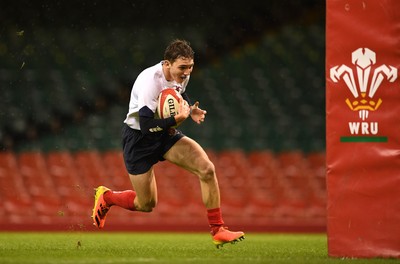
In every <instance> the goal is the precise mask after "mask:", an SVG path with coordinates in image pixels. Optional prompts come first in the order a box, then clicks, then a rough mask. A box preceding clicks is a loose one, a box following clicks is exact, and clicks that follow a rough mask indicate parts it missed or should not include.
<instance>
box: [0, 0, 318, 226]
mask: <svg viewBox="0 0 400 264" xmlns="http://www.w3.org/2000/svg"><path fill="white" fill-rule="evenodd" d="M0 6H1V8H0V22H1V23H0V89H1V95H0V149H1V152H0V199H1V201H2V203H3V206H1V207H0V228H1V229H2V230H24V229H60V230H65V229H71V228H79V229H83V228H84V229H85V230H92V228H91V226H90V225H91V219H90V215H91V207H92V195H93V188H94V187H96V186H98V185H100V184H104V185H106V186H109V187H111V188H113V189H116V190H118V189H127V188H131V185H130V183H129V179H128V177H127V175H126V172H125V169H124V165H123V160H122V157H121V151H120V135H121V127H122V121H123V120H124V118H125V115H126V111H127V107H128V102H129V94H130V89H131V86H132V84H133V81H134V79H135V78H136V75H137V74H138V73H139V72H140V71H141V70H142V69H144V68H145V67H147V66H150V65H153V64H155V63H157V62H158V61H160V60H161V59H162V56H163V51H164V48H165V46H166V44H167V43H168V42H169V41H171V40H172V39H174V38H184V39H187V40H188V41H190V42H191V43H192V46H193V48H194V49H195V52H196V58H195V62H196V65H195V70H194V72H193V74H192V78H191V82H190V85H189V88H188V91H189V95H190V97H191V99H192V101H195V100H198V101H200V106H201V107H202V108H203V109H206V110H207V111H208V115H207V119H206V123H205V124H204V125H202V126H198V125H196V124H194V123H193V122H185V123H184V124H183V125H182V130H183V131H184V132H185V134H187V135H188V136H190V137H192V138H194V139H196V140H197V141H198V142H199V143H200V144H202V146H203V147H204V148H205V149H206V150H207V152H208V153H209V155H210V157H211V158H212V160H213V161H214V162H215V165H216V167H217V173H218V174H219V180H220V185H221V192H222V199H223V212H224V215H225V221H226V222H227V223H228V224H230V225H235V226H240V227H246V228H248V229H250V230H266V231H267V230H273V229H275V230H276V229H278V228H279V229H280V230H305V229H307V230H319V231H323V230H324V229H325V216H326V214H325V83H324V67H325V65H324V62H325V1H318V0H302V1H300V0H297V1H290V0H283V1H282V0H281V1H253V0H248V1H246V3H245V4H243V3H242V2H237V1H233V2H232V1H217V0H215V1H212V0H210V1H202V0H192V1H143V0H139V1H127V0H125V1H118V2H111V1H86V0H83V1H76V0H71V1H42V0H38V1H13V2H8V3H5V2H4V3H3V2H2V3H1V4H0ZM157 173H158V178H157V180H158V184H159V192H160V195H159V196H160V197H159V199H160V201H159V206H158V207H157V208H156V210H155V211H154V212H153V213H152V214H150V215H146V214H140V213H130V212H126V211H123V210H119V209H114V208H113V209H112V211H111V214H110V216H109V220H108V223H107V226H108V228H109V230H112V229H124V230H129V229H136V230H149V229H159V230H160V229H164V228H165V229H173V228H174V227H177V226H178V227H177V228H178V229H179V228H181V229H182V228H183V227H184V226H186V229H187V230H197V229H202V230H203V229H204V228H205V227H206V225H205V224H206V216H205V210H204V208H203V207H202V204H201V199H200V193H199V186H198V182H197V180H196V179H195V177H192V176H189V175H188V174H187V173H186V172H184V171H183V170H180V169H179V168H176V167H175V166H173V165H170V164H168V163H166V162H163V163H160V164H159V165H158V167H157ZM176 208H181V210H179V213H178V214H177V213H175V211H176V210H175V209H176Z"/></svg>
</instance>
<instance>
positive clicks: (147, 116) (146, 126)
mask: <svg viewBox="0 0 400 264" xmlns="http://www.w3.org/2000/svg"><path fill="white" fill-rule="evenodd" d="M139 123H140V131H141V132H142V133H143V134H152V133H160V132H163V131H166V130H167V129H168V128H170V127H172V126H175V125H176V124H177V122H176V121H175V117H173V116H171V117H168V118H164V119H155V118H154V113H153V111H151V110H150V108H148V107H147V106H143V107H142V108H141V109H140V110H139Z"/></svg>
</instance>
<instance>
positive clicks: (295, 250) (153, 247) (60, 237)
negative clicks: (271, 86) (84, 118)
mask: <svg viewBox="0 0 400 264" xmlns="http://www.w3.org/2000/svg"><path fill="white" fill-rule="evenodd" d="M326 240H327V239H326V235H325V234H261V233H249V234H246V239H245V240H244V241H241V242H239V243H237V244H233V245H232V244H226V245H224V247H223V248H221V249H217V248H216V247H215V246H214V245H213V244H212V242H211V236H210V235H208V234H207V233H201V234H200V233H151V232H150V233H134V232H127V233H122V232H117V233H115V232H54V233H47V232H38V233H36V232H21V233H18V232H1V233H0V263H2V264H6V263H30V264H35V263H38V264H39V263H40V264H46V263H58V264H62V263H71V264H80V263H96V264H99V263H101V264H103V263H207V264H213V263H241V264H247V263H308V264H310V263H318V264H320V263H399V260H398V259H397V260H396V259H338V258H336V259H333V258H329V257H328V256H327V243H326Z"/></svg>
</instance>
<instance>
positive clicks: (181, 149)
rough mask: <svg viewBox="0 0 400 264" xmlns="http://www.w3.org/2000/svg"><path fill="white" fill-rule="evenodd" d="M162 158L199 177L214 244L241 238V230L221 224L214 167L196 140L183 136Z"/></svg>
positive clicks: (218, 192) (242, 237)
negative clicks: (233, 230) (230, 229)
mask: <svg viewBox="0 0 400 264" xmlns="http://www.w3.org/2000/svg"><path fill="white" fill-rule="evenodd" d="M164 158H165V159H166V160H169V161H170V162H172V163H174V164H176V165H178V166H180V167H182V168H184V169H186V170H188V171H190V172H192V173H194V174H195V175H197V176H198V177H199V180H200V186H201V194H202V198H203V202H204V205H205V206H206V208H207V217H208V222H209V225H210V228H211V235H212V236H213V242H214V244H215V245H216V246H217V247H220V246H222V245H223V244H225V243H236V242H238V241H240V240H243V239H244V233H243V232H241V231H239V232H232V231H229V230H228V229H227V228H225V227H224V226H223V225H224V221H223V220H222V213H221V208H220V191H219V186H218V180H217V176H216V172H215V167H214V164H213V163H212V162H211V161H210V159H209V158H208V156H207V154H206V152H205V151H204V149H203V148H202V147H201V146H200V145H199V144H198V143H197V142H196V141H194V140H192V139H190V138H188V137H183V138H181V139H180V140H179V141H178V142H176V143H175V145H174V146H173V147H171V149H170V150H169V151H168V152H167V153H166V154H165V155H164Z"/></svg>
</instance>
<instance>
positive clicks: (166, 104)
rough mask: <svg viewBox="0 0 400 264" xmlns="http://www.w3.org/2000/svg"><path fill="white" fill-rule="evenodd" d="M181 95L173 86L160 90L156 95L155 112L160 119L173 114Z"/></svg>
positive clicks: (176, 111)
mask: <svg viewBox="0 0 400 264" xmlns="http://www.w3.org/2000/svg"><path fill="white" fill-rule="evenodd" d="M181 100H183V99H182V95H181V94H180V93H179V92H178V91H176V90H175V89H173V88H167V89H164V90H162V91H161V93H160V95H159V96H158V105H157V114H158V116H159V117H160V118H161V119H164V118H168V117H170V116H175V115H176V114H178V111H179V104H180V102H181Z"/></svg>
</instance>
